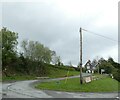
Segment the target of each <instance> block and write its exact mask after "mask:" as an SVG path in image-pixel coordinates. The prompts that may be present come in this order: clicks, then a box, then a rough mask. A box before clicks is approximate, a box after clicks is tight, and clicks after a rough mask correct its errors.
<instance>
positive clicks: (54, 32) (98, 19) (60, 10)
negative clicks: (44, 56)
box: [2, 0, 118, 65]
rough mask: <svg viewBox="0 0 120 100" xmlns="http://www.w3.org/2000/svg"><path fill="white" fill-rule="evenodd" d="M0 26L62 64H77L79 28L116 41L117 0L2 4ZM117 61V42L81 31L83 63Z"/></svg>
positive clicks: (66, 0) (67, 0) (58, 0)
mask: <svg viewBox="0 0 120 100" xmlns="http://www.w3.org/2000/svg"><path fill="white" fill-rule="evenodd" d="M2 26H4V27H7V28H8V29H10V30H12V31H15V32H17V33H19V39H18V41H19V43H20V42H21V41H22V40H23V39H28V40H34V41H39V42H41V43H43V44H44V45H45V46H48V47H49V48H50V49H51V50H54V51H56V53H57V55H59V56H60V57H61V59H62V62H63V63H64V64H68V63H69V62H70V61H71V62H72V64H73V65H77V64H78V62H79V28H80V27H82V28H84V29H87V30H90V31H93V32H96V33H98V34H100V35H104V36H107V37H110V38H112V39H114V40H118V1H117V0H37V1H35V0H34V2H33V1H32V0H27V2H17V0H16V2H4V3H2ZM96 56H99V57H104V58H106V59H107V58H108V57H109V56H111V57H113V58H114V59H115V61H117V60H118V42H114V41H111V40H108V39H105V38H102V37H99V36H96V35H93V34H91V33H88V32H85V31H83V63H85V62H86V61H87V60H88V59H91V60H92V59H93V58H96Z"/></svg>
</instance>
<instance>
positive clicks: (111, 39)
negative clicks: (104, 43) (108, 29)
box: [82, 28, 120, 42]
mask: <svg viewBox="0 0 120 100" xmlns="http://www.w3.org/2000/svg"><path fill="white" fill-rule="evenodd" d="M82 30H83V31H86V32H89V33H91V34H94V35H97V36H100V37H103V38H105V39H109V40H111V41H114V42H120V41H117V40H114V39H112V38H110V37H107V36H104V35H100V34H98V33H96V32H92V31H89V30H86V29H83V28H82Z"/></svg>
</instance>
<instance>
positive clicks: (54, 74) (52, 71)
mask: <svg viewBox="0 0 120 100" xmlns="http://www.w3.org/2000/svg"><path fill="white" fill-rule="evenodd" d="M68 70H69V74H68V76H74V75H79V72H78V71H75V70H74V69H69V68H68V67H65V66H64V67H61V66H60V67H57V66H53V65H48V66H47V73H46V74H44V75H35V74H33V75H24V74H20V75H18V74H17V75H14V76H13V75H10V76H9V77H5V76H3V77H2V81H14V80H15V81H18V80H33V79H36V77H49V78H59V77H66V75H67V73H68Z"/></svg>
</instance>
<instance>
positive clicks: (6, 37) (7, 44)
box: [0, 28, 18, 75]
mask: <svg viewBox="0 0 120 100" xmlns="http://www.w3.org/2000/svg"><path fill="white" fill-rule="evenodd" d="M0 34H1V35H2V65H3V67H2V68H3V72H4V73H5V74H6V75H7V73H6V70H8V67H9V66H10V64H11V63H12V62H14V60H15V59H16V48H17V44H18V42H17V39H18V34H17V33H15V32H12V31H9V30H8V29H7V28H3V29H1V30H0Z"/></svg>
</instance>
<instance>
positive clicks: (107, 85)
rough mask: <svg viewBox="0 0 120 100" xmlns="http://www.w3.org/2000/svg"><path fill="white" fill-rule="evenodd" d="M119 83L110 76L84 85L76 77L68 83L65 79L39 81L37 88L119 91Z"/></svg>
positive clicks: (74, 90)
mask: <svg viewBox="0 0 120 100" xmlns="http://www.w3.org/2000/svg"><path fill="white" fill-rule="evenodd" d="M118 85H120V82H118V81H116V80H115V79H112V78H109V77H105V78H102V79H99V80H95V81H92V82H91V83H86V84H82V85H80V83H79V78H74V79H68V81H67V83H66V84H65V80H61V81H59V82H58V81H52V82H44V83H39V84H37V85H36V86H35V88H37V89H43V90H45V89H47V90H57V91H69V92H118Z"/></svg>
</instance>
